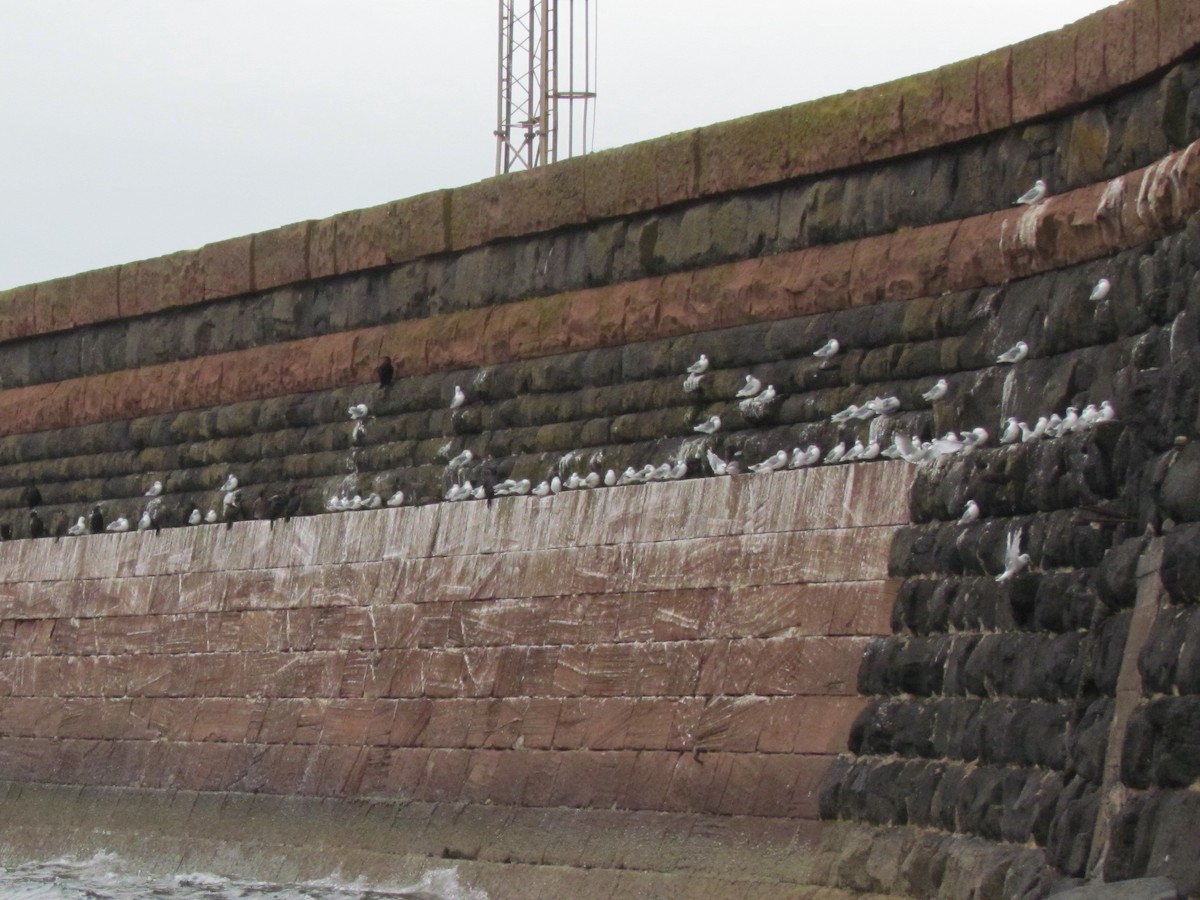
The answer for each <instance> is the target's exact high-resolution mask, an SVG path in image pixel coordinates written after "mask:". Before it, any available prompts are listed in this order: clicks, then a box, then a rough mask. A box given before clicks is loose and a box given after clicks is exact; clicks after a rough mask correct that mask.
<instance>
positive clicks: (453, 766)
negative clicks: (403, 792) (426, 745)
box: [413, 750, 471, 803]
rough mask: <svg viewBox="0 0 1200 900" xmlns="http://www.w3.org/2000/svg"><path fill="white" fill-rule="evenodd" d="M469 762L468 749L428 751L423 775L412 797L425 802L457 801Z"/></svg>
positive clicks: (469, 752) (460, 794)
mask: <svg viewBox="0 0 1200 900" xmlns="http://www.w3.org/2000/svg"><path fill="white" fill-rule="evenodd" d="M470 764H471V751H469V750H431V751H429V756H428V758H427V760H426V763H425V772H424V777H423V778H422V779H421V783H420V785H419V786H418V787H417V788H416V789H415V790H414V792H413V797H414V799H417V800H422V801H424V802H427V803H456V802H458V800H459V798H460V797H461V796H462V789H463V782H464V781H466V777H467V769H468V767H469V766H470Z"/></svg>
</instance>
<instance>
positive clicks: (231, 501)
mask: <svg viewBox="0 0 1200 900" xmlns="http://www.w3.org/2000/svg"><path fill="white" fill-rule="evenodd" d="M241 508H242V492H241V491H240V490H232V491H228V492H226V494H225V496H223V497H222V498H221V515H222V516H228V515H229V513H230V511H231V510H239V509H241Z"/></svg>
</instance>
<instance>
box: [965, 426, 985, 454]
mask: <svg viewBox="0 0 1200 900" xmlns="http://www.w3.org/2000/svg"><path fill="white" fill-rule="evenodd" d="M989 437H990V435H989V434H988V432H987V429H986V428H972V429H971V430H970V431H966V432H963V436H962V443H963V449H964V450H968V451H969V450H974V449H975V448H976V447H982V446H983V445H984V444H986V443H987V442H988V438H989Z"/></svg>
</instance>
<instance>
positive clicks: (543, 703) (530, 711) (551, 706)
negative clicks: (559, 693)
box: [520, 697, 562, 750]
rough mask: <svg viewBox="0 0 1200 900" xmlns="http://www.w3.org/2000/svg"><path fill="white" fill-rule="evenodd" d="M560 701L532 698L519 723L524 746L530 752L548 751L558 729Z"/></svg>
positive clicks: (550, 698)
mask: <svg viewBox="0 0 1200 900" xmlns="http://www.w3.org/2000/svg"><path fill="white" fill-rule="evenodd" d="M561 710H562V701H561V700H558V699H556V698H552V697H532V698H530V699H529V706H528V708H527V709H526V711H525V717H524V719H523V721H522V722H521V725H520V728H521V735H522V737H523V738H524V746H525V747H526V748H528V749H531V750H541V749H549V748H550V746H551V745H552V744H553V742H554V734H555V732H556V731H557V729H558V717H559V715H560V713H561Z"/></svg>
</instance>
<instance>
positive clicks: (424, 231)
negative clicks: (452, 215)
mask: <svg viewBox="0 0 1200 900" xmlns="http://www.w3.org/2000/svg"><path fill="white" fill-rule="evenodd" d="M450 197H451V192H450V191H431V192H429V193H427V194H418V195H417V196H415V197H407V198H405V199H403V200H397V201H395V202H393V203H391V204H389V210H390V214H389V217H388V228H387V231H386V232H385V233H384V250H385V251H386V253H387V257H388V261H389V262H393V263H398V262H407V261H408V260H412V259H417V258H418V257H421V256H428V255H430V254H433V253H444V252H445V251H447V250H448V249H449V237H450V235H449V210H450Z"/></svg>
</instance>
